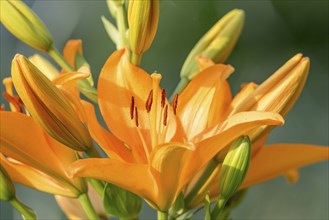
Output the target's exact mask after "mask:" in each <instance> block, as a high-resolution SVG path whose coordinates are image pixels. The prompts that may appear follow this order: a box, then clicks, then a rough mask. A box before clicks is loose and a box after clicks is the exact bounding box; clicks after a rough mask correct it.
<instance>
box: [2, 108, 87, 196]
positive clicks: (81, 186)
mask: <svg viewBox="0 0 329 220" xmlns="http://www.w3.org/2000/svg"><path fill="white" fill-rule="evenodd" d="M0 117H1V136H0V140H1V142H0V143H1V164H2V165H3V166H4V167H5V169H6V170H7V172H8V173H9V174H10V176H11V177H12V179H13V180H14V181H15V182H18V183H20V184H23V185H25V186H28V187H31V188H34V189H37V190H40V191H44V192H48V193H51V194H55V195H62V196H66V197H78V196H79V195H80V194H81V193H83V192H86V186H85V183H84V182H83V181H82V180H81V179H76V180H72V179H70V178H69V177H68V176H67V174H66V172H65V169H66V167H67V166H69V165H70V164H71V163H72V162H73V161H75V160H76V155H75V153H74V151H73V150H71V149H70V148H68V147H66V146H64V145H63V144H61V143H59V142H57V141H55V140H54V139H53V138H51V137H50V136H49V135H48V134H46V133H45V132H44V131H43V129H42V128H41V127H40V126H39V125H38V124H37V123H36V122H35V121H34V120H33V119H32V118H31V117H29V116H26V115H24V114H21V113H16V112H4V111H1V112H0Z"/></svg>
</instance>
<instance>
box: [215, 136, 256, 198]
mask: <svg viewBox="0 0 329 220" xmlns="http://www.w3.org/2000/svg"><path fill="white" fill-rule="evenodd" d="M250 151H251V144H250V140H249V137H248V136H241V137H240V138H238V139H237V140H236V141H235V142H234V143H233V144H232V145H231V147H230V149H229V152H228V153H227V155H226V157H225V159H224V162H223V164H222V168H221V170H220V177H219V188H220V196H221V198H224V199H225V200H227V199H229V198H230V197H231V196H233V194H234V193H235V192H236V191H237V190H238V189H239V187H240V185H241V183H242V182H243V180H244V178H245V176H246V174H247V171H248V168H249V161H250Z"/></svg>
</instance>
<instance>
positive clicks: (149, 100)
mask: <svg viewBox="0 0 329 220" xmlns="http://www.w3.org/2000/svg"><path fill="white" fill-rule="evenodd" d="M152 103H153V89H151V91H150V93H149V96H148V97H147V100H146V103H145V108H146V111H147V113H149V112H150V111H151V108H152Z"/></svg>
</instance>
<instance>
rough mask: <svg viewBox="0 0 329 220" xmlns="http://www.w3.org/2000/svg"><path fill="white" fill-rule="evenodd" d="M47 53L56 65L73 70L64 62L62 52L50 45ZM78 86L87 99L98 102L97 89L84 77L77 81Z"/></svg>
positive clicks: (69, 70)
mask: <svg viewBox="0 0 329 220" xmlns="http://www.w3.org/2000/svg"><path fill="white" fill-rule="evenodd" d="M48 54H49V56H50V57H51V58H53V59H54V60H55V61H56V63H58V65H60V66H61V67H62V68H63V69H64V70H65V71H67V72H74V71H75V70H74V69H73V68H72V67H71V66H70V65H69V64H68V63H67V62H66V60H65V59H64V57H63V56H62V54H61V53H60V52H59V51H58V50H57V48H56V47H55V46H54V45H52V46H51V47H50V48H49V51H48ZM78 88H79V90H80V92H81V93H82V94H83V95H85V96H86V97H87V98H88V99H89V100H91V101H93V102H94V103H95V104H97V102H98V98H97V91H96V90H95V88H94V87H93V86H91V85H89V83H88V82H87V80H86V79H82V80H79V81H78Z"/></svg>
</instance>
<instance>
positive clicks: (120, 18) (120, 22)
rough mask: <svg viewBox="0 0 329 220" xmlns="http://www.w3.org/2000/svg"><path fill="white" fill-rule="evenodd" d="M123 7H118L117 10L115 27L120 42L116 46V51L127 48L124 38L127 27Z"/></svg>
mask: <svg viewBox="0 0 329 220" xmlns="http://www.w3.org/2000/svg"><path fill="white" fill-rule="evenodd" d="M124 7H125V6H124V5H122V6H119V7H118V10H117V17H116V20H117V26H118V29H119V33H120V41H119V43H118V45H117V47H118V49H121V48H123V47H125V46H127V38H126V32H127V26H126V23H127V22H126V16H125V9H124Z"/></svg>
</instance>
